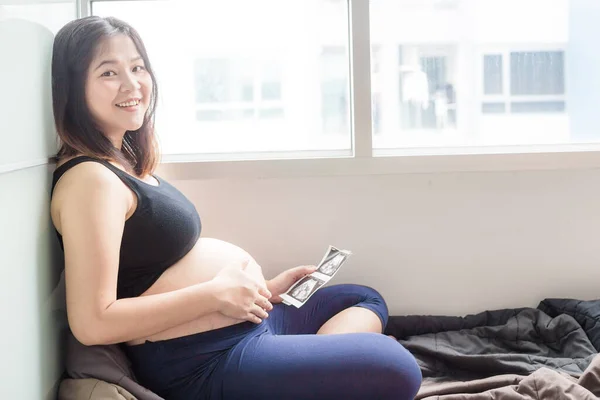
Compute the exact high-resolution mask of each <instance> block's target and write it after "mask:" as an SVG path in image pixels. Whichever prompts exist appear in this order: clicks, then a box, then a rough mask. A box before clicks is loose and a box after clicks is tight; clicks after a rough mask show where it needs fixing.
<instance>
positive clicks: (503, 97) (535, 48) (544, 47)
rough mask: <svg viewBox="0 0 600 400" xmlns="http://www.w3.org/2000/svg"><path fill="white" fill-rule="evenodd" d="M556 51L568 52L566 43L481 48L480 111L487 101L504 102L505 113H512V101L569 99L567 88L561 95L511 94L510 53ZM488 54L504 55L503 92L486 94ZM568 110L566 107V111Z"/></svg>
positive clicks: (479, 63) (479, 65)
mask: <svg viewBox="0 0 600 400" xmlns="http://www.w3.org/2000/svg"><path fill="white" fill-rule="evenodd" d="M551 51H552V52H554V51H562V52H563V53H566V51H567V48H566V46H565V45H561V46H557V45H549V44H546V43H539V44H528V45H516V46H502V47H492V46H490V47H484V48H482V49H481V50H480V52H479V55H478V57H477V63H478V64H477V71H478V76H479V79H478V80H477V82H478V86H479V90H478V92H479V96H480V97H481V98H480V107H479V112H480V113H481V114H483V115H485V113H483V110H482V107H483V105H484V104H486V103H502V104H504V106H505V114H507V115H508V114H511V103H513V102H521V103H529V102H542V101H548V102H550V101H563V102H566V101H567V90H568V89H567V88H566V87H565V92H564V93H563V94H560V95H511V94H510V82H511V73H510V54H511V53H515V52H516V53H526V52H531V53H537V52H551ZM488 55H490V56H491V55H500V56H502V94H485V92H484V89H485V88H484V84H483V82H484V79H485V77H484V57H485V56H488ZM564 71H565V76H566V75H567V66H566V65H565V67H564ZM564 112H567V110H566V108H565V111H564Z"/></svg>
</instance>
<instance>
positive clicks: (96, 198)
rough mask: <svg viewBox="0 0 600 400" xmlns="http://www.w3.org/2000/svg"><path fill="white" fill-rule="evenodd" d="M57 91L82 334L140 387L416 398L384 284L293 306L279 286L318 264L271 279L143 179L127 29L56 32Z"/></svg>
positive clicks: (205, 393)
mask: <svg viewBox="0 0 600 400" xmlns="http://www.w3.org/2000/svg"><path fill="white" fill-rule="evenodd" d="M182 40H183V38H182ZM52 95H53V107H54V118H55V123H56V128H57V131H58V134H59V137H60V139H61V147H60V150H59V152H58V155H57V168H56V170H55V172H54V179H53V182H52V202H51V217H52V222H53V224H54V227H55V229H56V232H57V235H58V238H59V241H60V244H61V246H62V248H63V251H64V255H65V279H66V289H67V314H68V320H69V326H70V329H71V330H72V332H73V334H74V335H75V337H76V338H77V339H78V340H79V341H80V342H81V343H83V344H85V345H103V344H114V343H123V344H125V347H126V352H127V355H128V357H130V359H131V361H132V364H133V368H134V371H135V373H136V377H137V379H138V380H139V382H140V383H141V384H142V385H144V386H146V387H147V388H148V389H150V390H152V391H154V392H156V393H157V394H159V395H161V396H162V397H164V398H166V399H169V400H172V399H175V400H177V399H182V400H183V399H185V400H191V399H223V400H230V399H245V400H252V399H278V400H279V399H308V398H311V399H361V400H362V399H395V400H408V399H413V398H414V396H415V394H416V393H417V391H418V389H419V387H420V384H421V373H420V370H419V367H418V365H417V363H416V361H415V359H414V358H413V356H412V355H411V354H410V353H409V352H408V351H406V349H404V348H403V347H402V346H401V345H400V344H399V343H397V342H396V341H395V340H393V339H391V338H389V337H387V336H385V335H383V334H382V332H383V329H384V328H385V324H386V322H387V318H388V314H387V307H386V304H385V302H384V300H383V299H382V297H381V296H380V295H379V293H377V292H376V291H375V290H373V289H371V288H368V287H365V286H361V285H333V286H330V287H326V288H323V289H321V290H320V291H318V292H317V293H315V294H314V295H313V296H312V297H311V298H310V299H309V301H308V302H307V303H306V304H305V305H304V306H303V307H302V308H300V309H296V308H295V307H288V306H285V305H284V304H282V303H280V301H281V299H280V298H279V295H281V294H282V293H284V292H285V291H287V290H288V289H289V288H290V287H291V285H292V284H293V283H294V282H296V281H297V280H298V279H301V278H302V277H304V276H306V275H307V274H309V273H311V272H312V271H314V267H309V266H306V267H305V266H301V267H296V268H292V269H290V270H287V271H284V272H283V273H281V274H280V275H278V276H276V277H275V278H273V279H271V280H266V279H265V277H264V276H263V274H262V271H261V268H260V266H259V265H258V264H257V263H256V262H255V260H254V259H253V258H252V257H251V256H250V255H249V254H248V253H247V252H245V251H244V250H242V249H241V248H239V247H236V246H235V245H233V244H230V243H226V242H223V241H220V240H216V239H210V238H205V237H201V219H200V216H199V215H198V213H197V211H196V208H195V207H194V205H193V204H192V203H191V202H190V201H189V200H188V199H187V198H186V197H185V196H184V195H183V194H182V193H181V192H179V191H178V190H177V189H176V188H175V187H173V186H172V185H170V184H169V183H168V182H167V181H165V180H164V179H162V178H160V177H158V176H156V175H155V174H154V173H153V172H154V170H155V167H156V165H157V163H158V159H159V154H158V149H157V146H156V141H155V136H154V129H153V125H154V111H155V106H156V101H157V85H156V79H155V76H154V74H153V71H152V67H151V64H150V60H149V59H148V55H147V53H146V50H145V47H144V44H143V42H142V40H141V38H140V37H139V35H138V34H137V32H136V31H135V30H134V29H133V28H132V27H131V26H129V25H127V24H126V23H124V22H123V21H120V20H117V19H115V18H99V17H87V18H82V19H78V20H75V21H72V22H70V23H68V24H67V25H66V26H65V27H63V28H62V29H61V30H60V31H59V33H58V34H57V36H56V38H55V42H54V51H53V56H52Z"/></svg>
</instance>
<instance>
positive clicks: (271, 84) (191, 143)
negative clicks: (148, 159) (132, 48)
mask: <svg viewBox="0 0 600 400" xmlns="http://www.w3.org/2000/svg"><path fill="white" fill-rule="evenodd" d="M347 8H348V6H347V1H346V0H287V1H281V0H255V1H251V2H250V1H247V0H219V1H209V0H197V1H193V2H177V1H152V0H148V1H94V2H93V13H94V14H95V15H100V16H109V15H111V16H115V17H118V18H121V19H123V20H125V21H127V22H128V23H130V24H131V25H133V26H134V28H136V29H137V30H138V31H139V32H140V35H141V36H142V39H143V40H144V42H145V44H146V47H147V49H148V52H149V56H150V59H151V61H152V65H153V67H154V69H155V72H156V75H157V80H158V84H159V92H160V101H159V106H158V110H157V132H158V134H159V136H160V142H161V147H162V150H163V151H164V152H165V153H171V154H184V153H225V154H226V153H236V152H240V153H241V152H282V151H322V150H326V151H336V152H338V153H339V151H340V150H342V151H344V152H346V151H347V152H349V151H350V150H351V143H352V141H351V131H350V129H351V124H350V110H349V104H350V101H349V77H348V73H349V72H348V71H349V52H348V10H347ZM156 21H161V28H160V29H157V25H156ZM276 156H277V155H276Z"/></svg>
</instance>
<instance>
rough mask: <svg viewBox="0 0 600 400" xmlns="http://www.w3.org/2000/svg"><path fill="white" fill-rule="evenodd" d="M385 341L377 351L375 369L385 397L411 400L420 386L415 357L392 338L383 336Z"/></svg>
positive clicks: (420, 377) (419, 373)
mask: <svg viewBox="0 0 600 400" xmlns="http://www.w3.org/2000/svg"><path fill="white" fill-rule="evenodd" d="M382 339H384V340H385V341H386V342H387V343H386V344H385V345H382V346H381V348H380V351H379V352H378V353H379V354H378V357H377V361H376V363H377V364H376V365H377V366H376V369H378V370H379V373H380V374H381V376H382V380H383V382H380V384H381V385H382V386H383V388H384V389H383V390H384V392H385V396H386V397H385V398H390V399H392V398H393V399H397V400H413V399H414V398H415V396H416V395H417V392H418V391H419V389H420V387H421V382H422V379H423V377H422V374H421V369H420V367H419V364H418V363H417V360H416V359H415V357H414V356H413V355H412V354H411V353H410V352H409V351H408V350H406V349H405V348H404V347H403V346H402V345H401V344H400V343H398V342H396V341H395V340H394V339H392V338H390V337H387V336H383V337H382Z"/></svg>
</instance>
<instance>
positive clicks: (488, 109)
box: [481, 103, 506, 114]
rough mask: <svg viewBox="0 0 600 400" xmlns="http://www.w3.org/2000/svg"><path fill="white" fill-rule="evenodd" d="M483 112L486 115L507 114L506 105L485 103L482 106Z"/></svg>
mask: <svg viewBox="0 0 600 400" xmlns="http://www.w3.org/2000/svg"><path fill="white" fill-rule="evenodd" d="M481 112H483V113H484V114H502V113H504V112H506V104H505V103H483V104H482V105H481Z"/></svg>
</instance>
